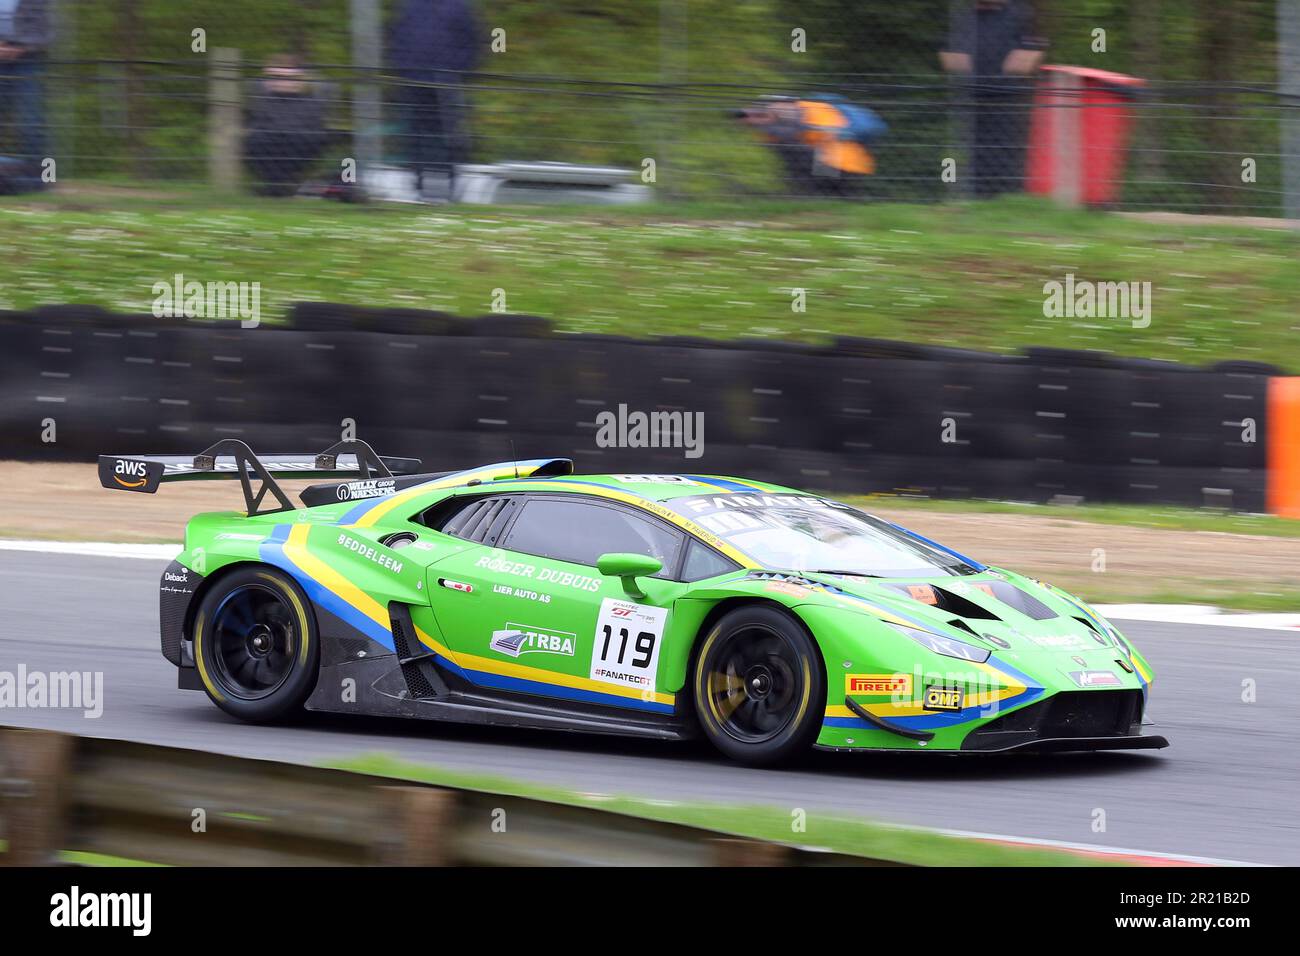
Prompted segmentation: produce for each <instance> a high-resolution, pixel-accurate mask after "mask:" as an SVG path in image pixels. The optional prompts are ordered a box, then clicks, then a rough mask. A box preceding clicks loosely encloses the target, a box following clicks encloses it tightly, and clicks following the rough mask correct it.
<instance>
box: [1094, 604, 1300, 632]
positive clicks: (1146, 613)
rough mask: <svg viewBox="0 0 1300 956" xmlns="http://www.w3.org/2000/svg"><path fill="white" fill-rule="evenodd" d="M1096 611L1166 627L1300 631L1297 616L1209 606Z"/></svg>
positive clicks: (1112, 607) (1148, 606)
mask: <svg viewBox="0 0 1300 956" xmlns="http://www.w3.org/2000/svg"><path fill="white" fill-rule="evenodd" d="M1097 610H1098V611H1100V612H1101V613H1102V614H1103V615H1104V616H1105V617H1108V618H1112V619H1114V620H1117V621H1159V622H1161V623H1165V624H1213V625H1215V626H1217V627H1253V628H1258V629H1260V630H1265V631H1300V614H1245V613H1235V612H1230V611H1224V610H1223V609H1222V608H1217V607H1211V606H1209V605H1208V604H1098V605H1097Z"/></svg>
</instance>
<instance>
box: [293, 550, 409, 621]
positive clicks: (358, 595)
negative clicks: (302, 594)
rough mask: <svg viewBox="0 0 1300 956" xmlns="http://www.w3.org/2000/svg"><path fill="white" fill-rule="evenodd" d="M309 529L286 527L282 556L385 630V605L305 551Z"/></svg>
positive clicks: (386, 611) (386, 612) (386, 614)
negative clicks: (286, 538)
mask: <svg viewBox="0 0 1300 956" xmlns="http://www.w3.org/2000/svg"><path fill="white" fill-rule="evenodd" d="M311 528H312V526H311V525H309V524H296V525H294V526H293V527H292V528H291V529H290V530H289V539H288V540H287V541H285V543H284V553H285V556H286V557H287V558H289V560H290V561H292V562H293V563H294V564H296V565H297V566H298V567H300V568H302V570H303V571H304V572H305V573H306V574H307V575H308V576H309V577H311V578H312V579H314V580H315V581H316V583H317V584H319V585H320V586H321V587H323V588H325V589H327V590H329V591H333V592H334V593H335V594H337V595H338V596H339V597H340V598H342V599H343V600H344V601H346V602H347V603H348V604H351V605H352V606H353V607H354V608H356V609H357V610H358V611H360V612H361V613H362V614H364V615H365V616H366V617H368V618H370V619H371V620H372V621H374V622H375V623H376V624H378V625H380V626H381V627H382V628H383V629H384V630H385V631H387V630H391V628H392V622H391V621H390V620H389V618H388V609H387V608H386V607H384V606H383V605H382V604H380V603H379V602H378V601H376V600H375V599H374V598H372V597H371V596H370V595H369V594H367V593H366V592H365V591H363V590H361V588H359V587H357V586H356V585H355V584H353V583H352V582H351V581H349V580H348V579H347V578H345V577H344V576H343V575H341V574H340V573H339V572H338V571H336V570H334V569H333V568H331V567H330V566H329V565H328V564H326V563H325V562H324V561H322V560H321V559H320V558H318V557H316V556H315V555H314V554H312V553H311V552H310V551H309V550H307V536H308V534H309V533H310V531H311Z"/></svg>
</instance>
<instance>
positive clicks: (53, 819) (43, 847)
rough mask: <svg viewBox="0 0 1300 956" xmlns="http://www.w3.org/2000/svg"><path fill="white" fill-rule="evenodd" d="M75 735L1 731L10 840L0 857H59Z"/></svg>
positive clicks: (1, 781) (22, 862)
mask: <svg viewBox="0 0 1300 956" xmlns="http://www.w3.org/2000/svg"><path fill="white" fill-rule="evenodd" d="M73 739H74V738H72V737H68V736H65V735H64V734H56V733H51V732H49V731H44V730H3V731H0V821H3V822H4V833H5V839H7V840H8V841H9V848H8V852H7V853H5V854H4V855H2V856H0V863H3V864H6V865H8V866H49V865H50V864H52V863H54V862H56V859H55V857H56V854H57V853H58V851H59V849H60V841H61V840H62V838H63V823H64V821H63V807H64V795H65V779H64V778H65V776H66V773H67V768H68V764H69V762H70V758H71V756H72V742H73Z"/></svg>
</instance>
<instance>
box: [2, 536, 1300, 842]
mask: <svg viewBox="0 0 1300 956" xmlns="http://www.w3.org/2000/svg"><path fill="white" fill-rule="evenodd" d="M164 564H165V562H161V561H159V562H154V561H150V560H141V559H123V558H100V557H82V556H72V555H59V554H45V553H21V552H0V622H3V623H0V670H7V671H14V670H16V669H17V667H18V666H19V665H20V664H25V665H26V667H27V668H28V669H29V670H41V671H61V670H82V671H87V670H88V671H102V672H103V674H104V697H105V702H104V711H103V715H102V716H101V717H99V718H98V719H88V718H86V717H85V716H83V714H82V712H81V711H74V710H49V709H44V710H31V709H14V710H9V709H4V710H0V723H4V724H11V725H15V726H24V727H47V728H52V729H57V730H64V731H68V732H71V733H78V734H88V735H94V736H103V737H117V738H126V739H132V740H141V741H150V742H155V743H163V744H171V745H175V746H181V747H189V748H196V749H204V750H214V751H222V752H227V753H233V754H241V755H246V756H258V757H268V758H273V759H279V760H286V761H301V762H314V761H319V760H325V759H328V758H336V757H346V756H351V755H356V754H360V753H367V752H377V751H383V752H388V753H393V754H397V755H400V756H402V757H404V758H406V759H410V760H413V761H420V762H425V763H436V764H439V765H443V766H446V767H450V768H454V769H457V770H463V771H481V772H490V773H494V774H498V775H503V776H509V777H514V778H519V779H528V780H535V781H539V782H544V783H551V784H555V785H560V786H564V787H568V788H572V789H575V790H581V791H587V792H601V793H632V794H639V795H643V796H648V797H656V798H664V799H693V800H703V801H712V802H723V803H749V804H753V803H770V804H773V805H777V806H782V807H805V808H824V809H834V810H838V811H842V812H846V813H852V814H858V815H861V816H866V817H871V818H874V819H878V820H882V821H889V822H897V823H908V824H917V825H924V826H933V827H944V828H951V829H959V830H970V831H979V832H983V833H995V834H1006V835H1011V836H1019V837H1029V838H1036V839H1050V840H1060V841H1066V842H1070V843H1086V844H1096V845H1101V846H1112V847H1126V848H1130V849H1135V850H1143V851H1149V852H1152V853H1173V854H1191V855H1196V856H1204V857H1213V858H1219V859H1227V860H1239V861H1247V862H1255V863H1273V864H1287V865H1292V866H1294V865H1298V864H1300V817H1297V815H1296V811H1295V807H1296V801H1297V793H1300V760H1298V759H1297V756H1296V754H1297V750H1296V743H1295V736H1294V734H1295V728H1296V727H1297V725H1298V723H1300V720H1298V718H1300V693H1298V692H1297V688H1298V687H1300V664H1298V663H1297V659H1296V657H1295V654H1294V648H1295V645H1296V644H1297V642H1300V634H1292V633H1288V632H1285V631H1265V630H1253V629H1245V628H1234V627H1214V626H1204V625H1174V624H1163V623H1155V624H1153V623H1137V622H1134V623H1131V624H1130V625H1128V626H1127V627H1126V628H1125V631H1126V633H1127V634H1129V635H1130V636H1131V637H1132V638H1133V639H1134V640H1135V641H1136V642H1137V643H1138V644H1139V646H1140V647H1141V648H1142V650H1143V651H1144V652H1145V654H1146V655H1147V657H1148V659H1149V660H1150V661H1151V662H1152V664H1153V666H1154V667H1155V669H1156V672H1157V681H1156V685H1155V697H1154V703H1153V706H1152V710H1151V716H1152V717H1153V718H1154V720H1155V726H1154V727H1153V728H1151V729H1152V730H1153V731H1154V732H1157V733H1162V734H1164V735H1165V736H1166V737H1168V738H1169V740H1170V742H1171V744H1172V746H1171V747H1170V748H1169V749H1167V750H1162V751H1152V752H1146V753H1110V754H1092V755H1063V756H1040V757H1034V756H1020V757H1009V756H1007V757H982V758H979V757H963V756H958V757H937V756H935V755H928V754H918V755H910V754H909V755H904V756H890V755H874V756H873V755H870V754H865V755H841V754H814V755H812V756H810V757H809V759H808V760H807V761H805V762H804V763H803V764H802V765H800V766H798V767H796V768H792V769H784V770H779V771H773V770H766V771H764V770H750V769H746V768H743V767H739V766H736V765H733V764H729V763H727V762H726V761H724V760H723V759H722V758H720V757H716V756H714V755H713V753H712V752H711V751H709V750H708V749H707V747H706V746H704V745H702V744H701V745H681V744H660V743H649V742H640V741H628V740H622V739H618V738H608V737H604V738H603V737H577V736H573V735H567V734H552V733H542V732H537V731H522V730H510V731H506V730H494V729H482V728H467V727H461V726H457V725H451V724H435V723H418V722H407V721H388V720H378V719H373V718H366V719H355V720H354V719H347V718H333V717H332V718H320V717H315V716H312V717H309V718H308V719H307V720H306V721H305V722H304V723H302V724H300V725H295V726H291V727H255V726H249V725H244V724H241V723H238V722H237V721H235V720H233V719H232V718H228V717H226V716H225V715H223V714H222V713H221V712H220V711H218V710H217V709H216V708H215V707H214V706H213V705H212V704H211V703H209V702H208V700H207V698H206V697H205V696H204V695H203V694H202V693H199V692H193V691H182V690H177V689H176V678H175V671H174V669H173V668H172V667H171V666H170V665H169V664H167V663H166V661H164V660H163V658H162V656H161V655H160V653H159V650H158V632H157V614H158V578H159V576H160V575H161V573H162V569H163V566H164ZM1246 679H1252V680H1254V681H1255V683H1256V693H1257V700H1256V702H1254V703H1244V702H1243V701H1242V699H1241V698H1242V682H1243V680H1246ZM1098 808H1100V809H1103V810H1105V815H1106V831H1105V832H1104V833H1094V832H1093V829H1092V824H1093V819H1094V811H1095V810H1096V809H1098Z"/></svg>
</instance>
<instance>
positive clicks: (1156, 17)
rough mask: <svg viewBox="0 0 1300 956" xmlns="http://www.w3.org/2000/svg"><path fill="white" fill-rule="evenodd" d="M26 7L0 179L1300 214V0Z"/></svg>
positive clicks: (171, 0)
mask: <svg viewBox="0 0 1300 956" xmlns="http://www.w3.org/2000/svg"><path fill="white" fill-rule="evenodd" d="M5 6H6V4H3V3H0V36H3V35H4V31H5V30H6V26H5V18H4V15H3V14H4V8H5ZM24 7H26V8H27V10H28V15H30V12H31V10H32V9H34V8H44V9H46V12H47V14H48V18H49V25H50V28H49V33H50V38H49V43H48V47H47V48H46V49H44V51H43V52H42V51H40V50H35V51H33V52H31V53H29V55H26V56H21V57H18V58H16V59H8V60H0V117H2V118H3V123H4V126H3V128H2V129H0V157H3V162H5V163H8V164H9V165H8V166H7V167H6V166H2V165H0V177H2V176H4V175H5V174H4V172H3V171H4V169H5V168H8V169H10V170H11V171H12V170H15V169H18V166H17V165H16V164H26V166H25V169H26V171H27V173H29V174H31V175H40V174H45V178H46V180H47V181H48V180H49V179H56V181H57V182H58V183H59V184H68V183H78V184H86V183H90V184H93V183H96V182H104V181H114V180H127V181H130V182H132V183H140V184H146V185H149V184H159V183H183V182H203V183H208V182H216V183H218V184H220V185H226V186H231V185H234V184H235V183H236V182H239V183H240V184H242V187H243V188H251V189H256V190H258V191H262V192H268V193H273V194H274V193H292V192H297V191H302V190H307V191H318V192H323V193H326V194H337V195H339V196H341V197H343V198H347V197H349V196H351V195H355V194H356V192H354V190H353V189H352V188H350V187H357V186H358V183H359V184H360V186H361V187H364V186H366V185H367V175H368V174H369V175H370V176H371V177H372V178H371V180H370V184H371V185H372V186H378V185H381V184H382V185H383V190H386V191H388V192H394V191H396V192H398V193H400V192H401V189H405V190H406V191H407V192H408V193H409V194H410V198H426V199H427V198H446V197H447V196H449V195H450V193H451V186H450V184H449V180H448V174H449V172H450V171H451V170H452V169H453V168H455V167H458V166H460V165H462V164H464V163H467V162H474V163H484V162H497V161H501V160H524V161H532V162H537V161H555V162H565V163H576V164H585V165H596V166H613V167H620V168H624V169H627V170H630V171H631V175H630V181H633V182H637V183H640V184H644V185H646V186H649V187H650V188H652V189H653V190H654V192H655V194H656V195H658V196H660V197H662V198H675V199H681V198H691V199H704V200H723V201H733V200H735V199H737V197H786V196H807V195H832V196H842V197H849V198H859V199H888V200H903V201H937V200H942V199H946V198H954V197H970V196H982V195H992V194H997V193H1002V192H1019V191H1022V190H1030V191H1034V192H1040V193H1045V194H1053V195H1057V196H1058V197H1063V198H1066V199H1069V200H1073V201H1088V202H1091V203H1097V204H1102V205H1109V206H1118V207H1125V208H1133V209H1147V208H1158V209H1171V210H1186V211H1201V212H1203V211H1214V212H1232V213H1250V214H1257V215H1279V214H1283V213H1285V212H1289V213H1290V214H1292V215H1295V214H1297V213H1298V212H1300V0H1232V2H1227V3H1224V2H1210V0H1141V2H1119V0H1035V2H1030V0H908V2H906V3H885V2H864V0H733V2H728V3H721V2H718V0H708V2H706V0H651V2H647V0H603V2H601V3H589V2H578V0H545V2H542V0H315V2H313V3H311V4H301V3H297V2H293V0H224V2H218V0H19V2H18V3H17V9H18V10H19V11H22V10H23V8H24ZM1057 67H1070V68H1073V69H1058V68H1057ZM1076 107H1082V108H1076ZM50 160H52V161H53V175H51V174H50V173H49V172H48V171H47V170H46V168H45V167H49V166H50V165H51V164H50V162H49V161H50ZM42 163H44V166H41V164H42ZM412 169H420V170H423V172H424V176H422V177H421V178H420V179H418V180H412V179H411V177H410V171H411V170H412ZM398 170H400V171H404V172H405V175H406V179H404V180H403V183H404V185H403V186H402V187H401V189H398V188H397V187H391V188H390V185H389V184H388V182H387V181H386V180H384V181H382V183H381V178H382V177H381V175H380V174H381V173H383V174H385V175H388V174H393V175H395V173H393V172H392V171H398ZM1288 177H1289V178H1288Z"/></svg>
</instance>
